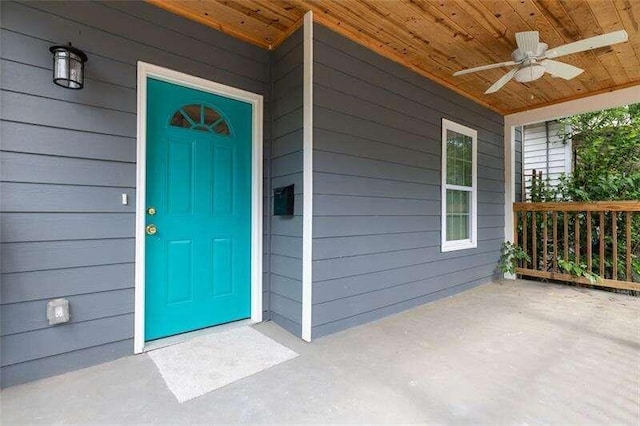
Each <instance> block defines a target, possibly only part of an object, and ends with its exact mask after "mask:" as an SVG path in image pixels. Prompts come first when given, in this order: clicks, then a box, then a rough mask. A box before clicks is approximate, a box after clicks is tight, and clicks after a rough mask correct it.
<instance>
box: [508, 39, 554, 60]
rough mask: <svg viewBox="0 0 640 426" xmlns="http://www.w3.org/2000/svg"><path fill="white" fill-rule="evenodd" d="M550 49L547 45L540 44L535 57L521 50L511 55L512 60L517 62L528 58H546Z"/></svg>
mask: <svg viewBox="0 0 640 426" xmlns="http://www.w3.org/2000/svg"><path fill="white" fill-rule="evenodd" d="M548 47H549V46H548V45H547V43H538V48H537V49H536V52H535V54H534V55H533V56H528V55H527V54H526V53H525V52H522V51H521V50H520V49H516V50H514V51H513V53H512V54H511V58H513V60H514V61H515V62H520V61H524V60H526V59H528V58H539V57H541V56H544V54H545V53H546V51H547V48H548Z"/></svg>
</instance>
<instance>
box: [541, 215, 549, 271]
mask: <svg viewBox="0 0 640 426" xmlns="http://www.w3.org/2000/svg"><path fill="white" fill-rule="evenodd" d="M542 215H543V216H542V270H543V271H546V270H547V269H548V268H547V244H548V240H547V212H546V211H543V212H542Z"/></svg>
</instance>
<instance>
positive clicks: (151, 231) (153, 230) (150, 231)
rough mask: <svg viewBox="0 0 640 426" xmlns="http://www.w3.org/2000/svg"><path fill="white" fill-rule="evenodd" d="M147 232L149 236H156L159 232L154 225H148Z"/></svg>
mask: <svg viewBox="0 0 640 426" xmlns="http://www.w3.org/2000/svg"><path fill="white" fill-rule="evenodd" d="M146 231H147V234H149V235H156V233H157V232H158V228H156V226H155V225H154V224H151V225H147V227H146Z"/></svg>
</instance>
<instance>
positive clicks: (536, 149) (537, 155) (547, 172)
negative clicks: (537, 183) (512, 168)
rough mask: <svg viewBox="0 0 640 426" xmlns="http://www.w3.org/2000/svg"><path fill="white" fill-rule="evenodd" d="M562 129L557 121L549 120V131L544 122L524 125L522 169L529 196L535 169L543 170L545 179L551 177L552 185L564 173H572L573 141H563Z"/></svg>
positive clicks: (555, 183) (556, 182)
mask: <svg viewBox="0 0 640 426" xmlns="http://www.w3.org/2000/svg"><path fill="white" fill-rule="evenodd" d="M560 130H561V124H560V123H558V122H557V121H549V122H548V132H547V129H546V128H545V123H544V122H542V123H537V124H531V125H528V126H524V137H523V150H522V152H523V154H522V155H523V161H522V169H523V173H524V176H525V182H526V185H527V196H529V186H530V185H531V173H532V171H533V170H536V171H538V172H539V171H542V177H543V179H547V177H548V178H550V181H551V184H552V185H557V184H558V182H559V178H560V176H561V175H562V174H564V173H567V174H568V173H571V141H569V142H568V143H566V144H565V143H563V141H562V135H561V134H560ZM547 138H548V145H549V148H548V151H547Z"/></svg>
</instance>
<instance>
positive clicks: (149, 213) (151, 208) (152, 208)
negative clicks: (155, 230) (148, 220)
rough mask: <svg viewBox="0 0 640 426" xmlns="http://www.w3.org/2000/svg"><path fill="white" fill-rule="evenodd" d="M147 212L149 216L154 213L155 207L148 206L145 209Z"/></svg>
mask: <svg viewBox="0 0 640 426" xmlns="http://www.w3.org/2000/svg"><path fill="white" fill-rule="evenodd" d="M147 214H148V215H149V216H153V215H154V214H156V208H155V207H149V208H148V209H147Z"/></svg>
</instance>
